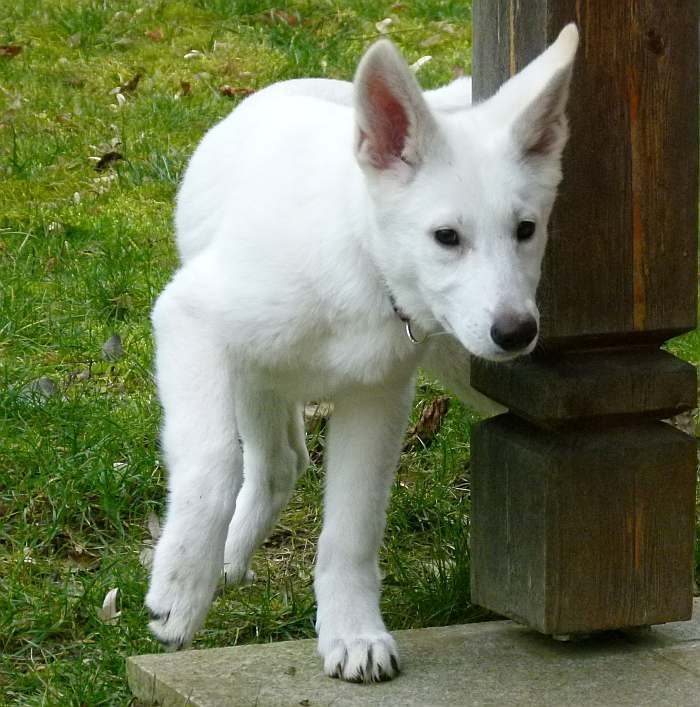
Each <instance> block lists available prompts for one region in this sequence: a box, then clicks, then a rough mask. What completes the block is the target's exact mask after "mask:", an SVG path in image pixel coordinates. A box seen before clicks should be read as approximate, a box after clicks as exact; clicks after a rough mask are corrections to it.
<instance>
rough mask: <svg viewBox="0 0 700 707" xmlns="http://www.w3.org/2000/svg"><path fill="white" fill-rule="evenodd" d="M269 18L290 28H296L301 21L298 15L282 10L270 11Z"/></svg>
mask: <svg viewBox="0 0 700 707" xmlns="http://www.w3.org/2000/svg"><path fill="white" fill-rule="evenodd" d="M270 17H271V18H272V19H273V20H280V21H282V22H284V23H285V24H287V25H289V26H290V27H296V26H297V25H298V24H299V21H300V19H301V18H300V17H299V15H297V14H293V13H291V12H285V11H284V10H270Z"/></svg>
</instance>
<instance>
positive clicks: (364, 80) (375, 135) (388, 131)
mask: <svg viewBox="0 0 700 707" xmlns="http://www.w3.org/2000/svg"><path fill="white" fill-rule="evenodd" d="M355 121H356V136H355V152H356V155H357V159H358V161H359V163H360V165H362V166H363V167H365V166H367V167H370V168H373V169H375V170H379V171H383V170H393V171H396V172H399V173H406V172H407V171H409V170H410V171H412V170H413V169H415V168H416V167H418V166H419V165H420V163H421V162H422V161H423V159H424V158H425V154H426V150H427V149H428V145H429V143H430V140H431V139H432V137H433V136H434V135H435V133H436V131H437V126H436V123H435V119H434V118H433V116H432V114H431V112H430V109H429V108H428V106H427V104H426V102H425V100H424V98H423V94H422V91H421V88H420V86H419V85H418V82H417V81H416V79H415V77H414V76H413V73H412V72H411V70H410V69H409V67H408V65H407V64H406V62H405V61H404V59H403V57H402V56H401V54H400V53H399V51H398V49H396V47H395V46H394V45H393V44H392V43H391V42H390V41H388V40H386V39H381V40H379V41H378V42H376V43H375V44H373V45H372V46H371V47H370V48H369V49H368V51H367V53H366V54H365V55H364V57H363V58H362V61H361V62H360V65H359V66H358V67H357V73H356V74H355Z"/></svg>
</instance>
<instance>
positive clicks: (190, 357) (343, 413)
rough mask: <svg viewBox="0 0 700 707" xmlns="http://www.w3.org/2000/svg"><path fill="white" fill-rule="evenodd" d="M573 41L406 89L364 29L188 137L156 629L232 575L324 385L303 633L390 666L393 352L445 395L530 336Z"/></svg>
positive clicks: (347, 662) (266, 516)
mask: <svg viewBox="0 0 700 707" xmlns="http://www.w3.org/2000/svg"><path fill="white" fill-rule="evenodd" d="M577 44H578V32H577V30H576V27H575V26H574V25H569V26H568V27H566V28H565V29H564V30H563V31H562V32H561V34H560V35H559V38H558V39H557V40H556V42H555V43H554V44H553V45H552V46H551V47H550V48H549V49H548V50H547V51H545V52H544V53H543V54H542V55H541V56H540V57H538V58H537V59H536V60H535V61H533V62H532V63H531V64H530V65H529V66H527V67H526V68H525V69H524V70H523V71H522V72H520V73H519V74H517V75H516V76H514V77H513V78H511V79H510V80H509V81H508V82H507V83H506V84H505V85H504V86H503V87H502V88H501V89H500V91H499V92H498V93H497V94H496V95H495V96H494V97H492V98H490V99H489V100H487V101H485V102H483V103H481V104H479V105H476V106H474V107H469V105H468V103H469V97H468V92H469V88H470V87H469V84H468V82H467V81H466V80H461V81H458V82H456V83H455V84H451V85H450V86H447V87H445V88H443V89H440V90H438V91H435V92H427V93H426V94H422V93H421V90H420V88H419V86H418V84H417V83H416V80H415V78H414V77H413V74H412V73H411V71H410V70H409V68H408V66H407V65H406V63H405V62H404V60H403V59H402V57H401V55H400V54H399V53H398V51H397V50H396V49H395V47H394V46H393V45H392V44H391V43H390V42H388V41H386V40H381V41H379V42H377V43H376V44H374V45H373V46H372V47H371V48H370V49H369V50H368V51H367V53H366V54H365V56H364V58H363V59H362V61H361V62H360V65H359V67H358V69H357V75H356V77H355V80H354V83H353V84H350V83H345V82H341V81H324V80H297V81H289V82H285V83H281V84H275V85H274V86H271V87H269V88H267V89H265V90H263V91H261V92H259V93H257V94H255V95H254V96H252V97H250V98H248V99H247V100H245V101H244V102H243V103H242V104H241V105H240V106H239V107H238V108H236V110H235V111H234V112H233V113H232V114H231V115H230V116H228V117H227V118H226V119H225V120H223V121H222V122H221V123H219V125H217V126H216V127H215V128H213V129H212V130H211V131H210V132H209V133H208V134H207V135H206V137H205V138H204V140H203V141H202V143H201V144H200V145H199V147H198V148H197V150H196V152H195V153H194V156H193V157H192V161H191V162H190V165H189V167H188V169H187V173H186V175H185V179H184V182H183V184H182V188H181V190H180V193H179V198H178V208H177V215H176V225H177V243H178V248H179V251H180V255H181V258H182V267H181V268H180V269H179V270H178V272H177V273H176V275H175V276H174V278H173V280H172V281H171V282H170V284H169V285H168V286H167V287H166V288H165V291H164V292H163V293H162V294H161V296H160V297H159V299H158V302H157V303H156V306H155V309H154V311H153V325H154V329H155V337H156V344H157V357H156V370H157V382H158V389H159V393H160V399H161V401H162V404H163V408H164V411H165V421H164V426H163V434H162V442H163V448H164V452H165V458H166V462H167V465H168V468H169V474H170V476H169V497H168V511H167V518H166V522H165V524H164V528H163V533H162V537H161V538H160V541H159V543H158V547H157V548H156V552H155V558H154V564H153V571H152V576H151V583H150V588H149V591H148V595H147V597H146V605H147V607H148V609H149V611H150V614H151V622H150V627H151V629H152V631H153V632H154V634H155V635H156V636H157V637H158V638H159V639H160V640H161V641H162V642H164V643H166V644H169V645H172V646H176V647H180V646H183V645H185V644H187V643H188V642H189V641H190V640H191V638H192V636H193V634H194V633H195V631H197V629H198V628H199V627H200V626H201V624H202V622H203V621H204V618H205V616H206V613H207V609H208V607H209V605H210V603H211V600H212V597H213V595H214V593H215V589H216V585H217V581H218V579H219V577H220V575H221V573H222V568H223V571H224V573H225V579H226V582H227V583H236V582H244V581H247V580H249V579H250V572H249V570H248V563H249V560H250V558H251V555H252V553H253V552H254V550H255V548H256V547H257V545H258V544H259V543H260V542H261V541H262V540H263V539H264V538H265V536H266V535H267V534H268V532H269V531H270V529H271V527H272V526H273V524H274V523H275V521H276V519H277V517H278V514H279V513H280V511H281V509H282V508H283V506H284V505H285V503H286V502H287V500H288V499H289V496H290V494H291V492H292V488H293V486H294V482H295V480H296V478H297V476H298V475H299V474H300V473H301V472H302V471H304V469H305V468H306V466H307V462H308V456H307V453H306V447H305V443H304V428H303V421H302V404H303V402H304V401H307V400H312V399H316V400H317V399H332V400H333V402H334V412H333V417H332V420H331V423H330V430H329V438H328V440H327V457H326V458H327V472H326V477H327V478H326V489H325V520H324V525H323V531H322V533H321V537H320V540H319V547H318V561H317V566H316V575H315V590H316V597H317V602H318V614H317V630H318V635H319V652H320V654H321V656H322V658H323V661H324V669H325V672H326V673H327V674H328V675H331V676H336V677H342V678H344V679H346V680H353V681H365V682H371V681H377V680H384V679H389V678H391V677H393V676H394V675H395V674H396V673H397V671H398V669H399V663H398V654H397V650H396V645H395V643H394V640H393V639H392V637H391V635H390V634H389V633H388V632H387V630H386V628H385V626H384V623H383V621H382V617H381V615H380V611H379V593H380V578H379V577H380V575H379V567H378V560H377V554H378V550H379V546H380V543H381V542H382V534H383V531H384V525H385V512H386V506H387V501H388V497H389V491H390V487H391V484H392V477H393V474H394V470H395V467H396V465H397V460H398V457H399V450H400V448H401V442H402V436H403V432H404V427H405V424H406V421H407V416H408V413H409V409H410V406H411V401H412V399H413V395H414V378H415V372H416V369H417V367H418V366H419V364H423V365H426V366H427V367H428V368H430V369H431V370H433V371H436V372H437V373H438V374H439V375H441V376H442V377H443V380H444V381H445V382H446V383H448V384H452V385H453V386H455V387H457V388H458V389H459V390H460V391H461V392H462V393H464V394H465V395H466V394H467V381H468V371H467V369H466V363H467V360H468V355H467V353H466V351H468V352H471V353H472V354H474V355H476V356H481V357H484V358H487V359H491V360H494V361H502V360H505V359H509V358H512V357H513V356H516V355H519V354H523V353H528V352H529V351H531V350H532V349H533V348H534V346H535V343H536V339H537V333H538V311H537V307H536V305H535V291H536V289H537V284H538V280H539V277H540V264H541V261H542V256H543V253H544V250H545V243H546V239H547V221H548V218H549V214H550V211H551V209H552V205H553V202H554V198H555V193H556V190H557V186H558V184H559V181H560V179H561V165H560V163H561V153H562V149H563V147H564V144H565V142H566V139H567V124H566V119H565V115H564V108H565V103H566V99H567V94H568V87H569V82H570V76H571V68H572V64H573V61H574V56H575V53H576V47H577ZM465 349H466V351H465ZM244 479H245V481H243V480H244ZM239 491H240V493H239ZM234 511H235V512H234Z"/></svg>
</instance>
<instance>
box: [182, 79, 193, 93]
mask: <svg viewBox="0 0 700 707" xmlns="http://www.w3.org/2000/svg"><path fill="white" fill-rule="evenodd" d="M190 93H192V84H191V83H190V82H189V81H180V95H181V96H189V95H190Z"/></svg>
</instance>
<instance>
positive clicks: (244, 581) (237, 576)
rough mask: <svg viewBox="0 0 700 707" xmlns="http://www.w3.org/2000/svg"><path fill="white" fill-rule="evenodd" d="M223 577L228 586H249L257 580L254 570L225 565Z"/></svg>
mask: <svg viewBox="0 0 700 707" xmlns="http://www.w3.org/2000/svg"><path fill="white" fill-rule="evenodd" d="M222 579H223V581H224V585H225V586H226V587H247V586H248V585H249V584H252V583H253V582H254V581H255V579H256V576H255V572H253V570H249V569H243V570H239V569H234V568H232V567H227V566H224V571H223V573H222Z"/></svg>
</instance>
